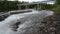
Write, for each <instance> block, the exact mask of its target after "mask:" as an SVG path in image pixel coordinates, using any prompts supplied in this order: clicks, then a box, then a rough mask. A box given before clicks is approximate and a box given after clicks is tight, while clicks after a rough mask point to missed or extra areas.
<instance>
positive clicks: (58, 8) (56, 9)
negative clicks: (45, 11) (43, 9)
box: [54, 5, 60, 14]
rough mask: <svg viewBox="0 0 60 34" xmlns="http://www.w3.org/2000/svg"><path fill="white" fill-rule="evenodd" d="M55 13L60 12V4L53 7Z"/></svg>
mask: <svg viewBox="0 0 60 34" xmlns="http://www.w3.org/2000/svg"><path fill="white" fill-rule="evenodd" d="M54 12H55V14H58V13H60V5H58V6H57V7H56V8H55V9H54Z"/></svg>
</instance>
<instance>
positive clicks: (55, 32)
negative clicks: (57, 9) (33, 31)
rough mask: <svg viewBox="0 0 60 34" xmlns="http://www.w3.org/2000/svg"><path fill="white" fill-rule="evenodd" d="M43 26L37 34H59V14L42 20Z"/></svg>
mask: <svg viewBox="0 0 60 34" xmlns="http://www.w3.org/2000/svg"><path fill="white" fill-rule="evenodd" d="M42 23H43V24H44V26H42V27H40V30H39V34H60V14H55V15H52V16H48V17H46V18H44V19H43V21H42Z"/></svg>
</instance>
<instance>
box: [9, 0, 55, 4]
mask: <svg viewBox="0 0 60 34" xmlns="http://www.w3.org/2000/svg"><path fill="white" fill-rule="evenodd" d="M9 1H15V0H9ZM18 1H21V2H22V1H25V2H37V1H54V0H18ZM53 3H54V2H48V4H53Z"/></svg>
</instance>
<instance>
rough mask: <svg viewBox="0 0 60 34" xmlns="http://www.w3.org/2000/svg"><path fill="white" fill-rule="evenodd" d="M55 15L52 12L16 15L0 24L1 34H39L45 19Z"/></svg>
mask: <svg viewBox="0 0 60 34" xmlns="http://www.w3.org/2000/svg"><path fill="white" fill-rule="evenodd" d="M50 15H53V12H52V11H35V10H33V11H32V12H28V13H21V14H14V15H11V16H9V17H7V18H6V19H5V20H3V21H1V22H0V34H37V31H38V30H39V29H38V28H39V27H40V26H41V24H42V23H41V21H42V20H43V18H44V17H47V16H50Z"/></svg>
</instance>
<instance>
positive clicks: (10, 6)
mask: <svg viewBox="0 0 60 34" xmlns="http://www.w3.org/2000/svg"><path fill="white" fill-rule="evenodd" d="M22 3H24V2H18V1H0V12H2V11H10V10H17V9H18V7H17V4H22Z"/></svg>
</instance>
